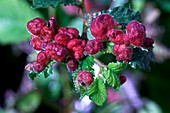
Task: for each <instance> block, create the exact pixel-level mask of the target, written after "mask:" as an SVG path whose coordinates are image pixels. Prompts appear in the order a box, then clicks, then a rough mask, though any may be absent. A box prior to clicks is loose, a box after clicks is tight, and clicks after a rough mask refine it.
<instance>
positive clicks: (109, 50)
mask: <svg viewBox="0 0 170 113" xmlns="http://www.w3.org/2000/svg"><path fill="white" fill-rule="evenodd" d="M104 45H105V48H104V49H102V51H101V52H102V53H103V54H107V53H108V54H113V46H114V44H113V43H112V42H106V43H105V42H104Z"/></svg>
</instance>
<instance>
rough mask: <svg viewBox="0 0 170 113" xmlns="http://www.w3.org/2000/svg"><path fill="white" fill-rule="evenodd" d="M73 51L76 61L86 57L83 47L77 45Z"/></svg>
mask: <svg viewBox="0 0 170 113" xmlns="http://www.w3.org/2000/svg"><path fill="white" fill-rule="evenodd" d="M72 51H73V52H74V58H75V59H76V60H80V59H81V58H83V57H84V54H83V51H84V47H82V46H81V45H77V46H75V47H73V49H72Z"/></svg>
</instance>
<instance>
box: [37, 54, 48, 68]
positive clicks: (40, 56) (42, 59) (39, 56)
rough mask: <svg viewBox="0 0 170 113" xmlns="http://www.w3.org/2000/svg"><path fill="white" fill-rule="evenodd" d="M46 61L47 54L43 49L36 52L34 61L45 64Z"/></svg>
mask: <svg viewBox="0 0 170 113" xmlns="http://www.w3.org/2000/svg"><path fill="white" fill-rule="evenodd" d="M47 61H48V58H47V55H46V53H45V52H44V51H41V52H39V53H38V54H37V59H36V62H38V63H41V64H43V65H45V64H46V63H47Z"/></svg>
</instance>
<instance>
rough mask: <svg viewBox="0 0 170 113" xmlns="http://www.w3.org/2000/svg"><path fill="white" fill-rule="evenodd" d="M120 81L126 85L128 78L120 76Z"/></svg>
mask: <svg viewBox="0 0 170 113" xmlns="http://www.w3.org/2000/svg"><path fill="white" fill-rule="evenodd" d="M119 81H120V84H121V85H122V84H124V83H125V82H126V77H125V76H123V75H120V76H119Z"/></svg>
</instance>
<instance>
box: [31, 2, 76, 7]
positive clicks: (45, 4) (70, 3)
mask: <svg viewBox="0 0 170 113" xmlns="http://www.w3.org/2000/svg"><path fill="white" fill-rule="evenodd" d="M32 2H33V6H32V7H33V8H47V7H48V6H52V7H57V5H58V4H60V3H63V4H64V5H77V4H78V2H77V1H76V0H32Z"/></svg>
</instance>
